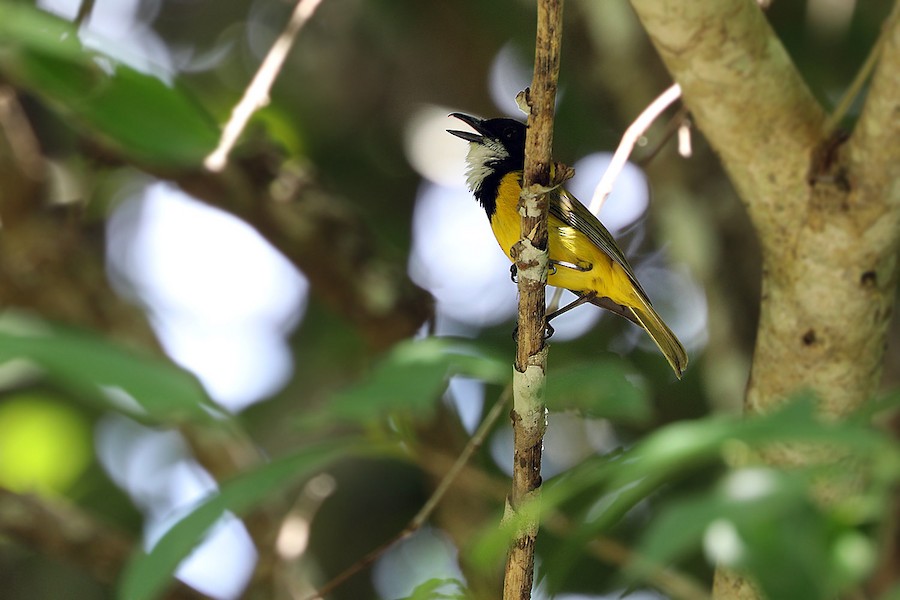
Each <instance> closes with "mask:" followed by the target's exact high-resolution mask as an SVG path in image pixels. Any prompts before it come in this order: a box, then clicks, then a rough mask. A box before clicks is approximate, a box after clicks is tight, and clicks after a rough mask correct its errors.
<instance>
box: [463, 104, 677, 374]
mask: <svg viewBox="0 0 900 600" xmlns="http://www.w3.org/2000/svg"><path fill="white" fill-rule="evenodd" d="M450 116H451V117H454V118H457V119H459V120H461V121H462V122H463V123H466V124H467V125H469V126H470V127H471V128H472V129H474V130H475V132H474V133H473V132H470V131H459V130H455V129H448V130H447V132H448V133H450V134H452V135H454V136H456V137H458V138H461V139H463V140H465V141H467V142H469V149H468V154H467V155H466V184H467V186H468V188H469V191H470V192H472V194H473V195H474V196H475V199H476V200H477V201H478V202H479V204H481V206H482V207H483V208H484V211H485V212H486V213H487V217H488V220H489V221H490V226H491V230H492V231H493V233H494V237H495V238H497V242H498V243H499V244H500V247H501V248H502V249H503V251H504V252H505V253H506V255H507V258H509V259H510V260H511V261H512V262H513V268H514V267H515V260H514V259H513V258H512V256H511V255H510V249H511V248H512V246H513V245H515V244H516V243H517V242H518V241H519V239H520V237H521V236H520V231H519V227H520V218H521V217H520V216H519V211H518V202H519V195H520V193H521V191H522V172H523V169H524V165H525V132H526V126H525V124H524V123H522V122H521V121H517V120H515V119H508V118H493V119H480V118H478V117H474V116H471V115H467V114H464V113H452V114H451V115H450ZM548 196H549V215H548V231H547V233H548V246H549V255H550V263H549V268H548V277H547V284H548V285H552V286H556V287H561V288H565V289H567V290H570V291H571V292H573V293H574V294H576V295H577V296H578V298H577V299H576V300H575V301H574V302H572V303H571V304H569V305H567V306H565V307H563V308H561V309H559V310H557V311H555V312H553V313H551V314H549V315H547V320H548V323H549V320H550V319H552V318H553V317H555V316H558V315H560V314H562V313H563V312H566V311H568V310H570V309H572V308H574V307H575V306H579V305H581V304H584V303H588V302H589V303H591V304H594V305H597V306H599V307H601V308H604V309H606V310H609V311H611V312H613V313H615V314H617V315H619V316H621V317H624V318H626V319H628V320H629V321H631V322H633V323H635V324H637V325H638V326H640V327H641V328H643V329H644V330H645V331H646V332H647V334H648V335H649V336H650V338H651V339H652V340H653V341H654V342H655V343H656V346H657V347H658V348H659V350H660V352H662V354H663V356H664V357H665V358H666V360H667V361H668V363H669V365H670V366H671V367H672V370H673V371H674V372H675V375H676V377H677V378H678V379H681V376H682V374H683V373H684V370H685V369H686V368H687V364H688V355H687V352H686V351H685V349H684V346H682V344H681V342H680V341H678V338H677V337H676V336H675V334H674V333H672V330H671V329H669V327H668V326H667V325H666V323H665V322H664V321H663V320H662V318H661V317H660V316H659V314H657V312H656V310H654V308H653V305H652V304H651V303H650V298H649V297H648V296H647V293H646V292H645V291H644V289H643V288H642V287H641V284H640V282H638V279H637V276H636V275H635V273H634V269H633V268H632V267H631V265H630V264H629V263H628V259H627V258H625V254H624V253H623V252H622V250H621V249H619V246H618V245H617V244H616V241H615V239H614V238H613V236H612V234H610V233H609V231H608V230H607V229H606V227H604V226H603V224H602V223H601V222H600V220H599V219H598V218H597V217H595V216H594V214H593V213H592V212H591V211H589V210H588V209H587V208H586V207H585V206H584V205H583V204H582V203H581V202H580V201H579V200H578V199H577V198H575V196H573V195H572V194H571V193H569V192H568V191H567V190H566V189H565V188H563V187H561V186H557V187H556V188H554V189H552V190H551V191H550V192H549V193H548ZM548 331H550V332H552V328H548Z"/></svg>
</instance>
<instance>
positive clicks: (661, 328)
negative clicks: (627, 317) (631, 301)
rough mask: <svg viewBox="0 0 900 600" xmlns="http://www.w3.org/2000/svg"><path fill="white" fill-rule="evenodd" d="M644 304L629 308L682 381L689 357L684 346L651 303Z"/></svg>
mask: <svg viewBox="0 0 900 600" xmlns="http://www.w3.org/2000/svg"><path fill="white" fill-rule="evenodd" d="M642 300H643V299H642ZM642 304H643V306H629V307H628V308H629V309H630V311H631V313H632V314H633V315H634V318H635V320H636V321H637V324H638V325H640V326H641V327H643V328H644V329H645V330H646V331H647V333H648V334H650V337H651V338H652V339H653V341H654V342H655V343H656V345H657V347H658V348H659V350H660V352H662V353H663V356H665V357H666V360H667V361H669V364H670V365H671V366H672V370H673V371H675V376H676V377H678V379H681V374H682V373H684V370H685V369H686V368H687V364H688V355H687V352H685V350H684V346H682V345H681V342H679V341H678V338H677V337H675V334H674V333H672V330H671V329H669V327H668V325H666V324H665V323H664V322H663V320H662V319H661V318H660V316H659V315H658V314H656V311H655V310H653V307H652V306H650V303H649V302H646V301H644V302H642Z"/></svg>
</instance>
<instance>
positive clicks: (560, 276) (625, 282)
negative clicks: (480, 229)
mask: <svg viewBox="0 0 900 600" xmlns="http://www.w3.org/2000/svg"><path fill="white" fill-rule="evenodd" d="M497 191H498V193H497V207H496V210H495V212H494V214H493V216H492V217H491V229H492V230H493V232H494V237H496V238H497V242H498V243H499V244H500V247H501V248H502V249H503V252H504V253H505V254H506V256H507V258H510V260H512V258H511V257H510V255H509V250H510V248H512V247H513V246H514V245H515V244H516V243H517V242H518V241H519V239H520V233H519V227H520V224H519V223H520V217H519V211H518V209H517V205H518V202H519V194H520V192H521V187H520V185H519V174H518V173H509V174H507V175H505V176H504V177H503V179H502V180H501V181H500V186H499V188H498V190H497ZM553 201H554V199H553V198H552V197H551V202H553ZM556 201H558V200H556ZM547 233H548V236H549V242H550V260H553V261H557V262H561V263H567V264H569V265H573V266H576V265H577V266H581V267H583V268H586V269H587V270H585V271H580V270H577V269H574V268H568V267H565V266H563V265H557V266H556V272H555V273H553V271H552V269H551V274H550V275H549V277H548V278H547V283H548V284H549V285H552V286H556V287H561V288H565V289H568V290H572V291H573V292H585V293H587V292H591V291H593V292H596V293H597V295H598V296H605V297H607V298H610V299H611V300H612V301H613V302H616V303H618V304H623V305H631V304H632V303H633V302H634V299H635V294H636V292H635V289H634V285H633V284H632V282H631V279H630V278H629V277H628V275H627V274H626V273H625V271H624V269H622V267H621V266H619V264H618V263H616V262H615V261H614V260H613V259H612V258H610V257H609V256H607V255H606V254H605V253H604V252H603V251H602V250H601V249H600V248H598V247H597V246H596V245H594V244H593V243H592V242H591V241H590V239H588V237H587V236H586V235H585V234H583V233H582V232H580V231H578V230H577V229H575V228H573V227H570V226H568V225H566V224H565V223H563V222H562V221H560V220H559V219H557V218H556V217H553V216H551V217H550V220H549V222H548V232H547Z"/></svg>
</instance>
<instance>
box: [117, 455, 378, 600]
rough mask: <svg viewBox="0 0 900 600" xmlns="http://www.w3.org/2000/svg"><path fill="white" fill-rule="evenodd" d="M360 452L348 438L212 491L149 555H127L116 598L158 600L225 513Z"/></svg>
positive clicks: (237, 511)
mask: <svg viewBox="0 0 900 600" xmlns="http://www.w3.org/2000/svg"><path fill="white" fill-rule="evenodd" d="M360 449H361V447H360V446H358V445H357V444H355V443H351V442H350V441H348V440H342V441H336V442H330V443H327V444H322V445H320V446H314V447H310V448H305V449H303V450H301V451H299V452H297V453H295V454H293V455H290V456H286V457H284V458H280V459H278V460H275V461H273V462H271V463H269V464H267V465H264V466H262V467H259V468H257V469H254V470H252V471H250V472H247V473H244V474H241V475H239V476H237V477H236V478H234V479H232V480H231V481H229V482H226V483H224V484H222V486H221V487H220V489H219V491H218V492H217V493H214V494H212V495H211V496H210V497H208V498H207V499H206V500H204V501H203V502H201V503H200V504H199V505H198V506H197V507H196V508H195V509H194V510H192V511H191V512H190V513H188V515H187V516H185V517H184V518H182V519H181V520H180V521H178V522H177V523H176V524H175V525H173V526H172V528H171V529H169V530H168V531H167V532H166V533H165V534H164V535H163V536H162V538H160V540H159V541H158V542H157V543H156V545H155V546H153V549H152V550H150V552H149V553H144V552H143V551H137V552H136V553H135V554H134V555H133V556H132V559H131V561H130V563H129V564H128V566H127V567H126V569H125V572H124V574H123V576H122V579H121V581H120V583H119V588H118V593H117V597H118V598H121V599H122V600H151V599H152V598H157V597H160V596H161V595H162V592H163V591H164V590H165V588H166V586H167V585H168V584H169V583H170V582H171V581H172V576H173V573H174V572H175V570H176V569H177V568H178V565H179V564H180V563H181V561H182V560H183V559H184V558H185V557H187V556H188V555H189V554H190V553H191V551H192V550H193V549H194V548H195V547H196V546H197V544H199V543H200V542H201V541H202V540H203V538H204V536H205V535H206V533H207V532H208V531H209V530H210V528H211V527H212V526H213V525H215V523H216V522H217V521H218V520H219V519H220V518H221V517H222V516H223V515H225V513H226V512H231V513H234V514H236V515H237V516H239V517H240V516H242V515H245V514H246V513H247V512H248V511H250V510H251V509H252V508H253V507H255V506H257V505H258V504H260V503H261V502H263V501H264V500H266V499H268V498H270V497H271V496H272V495H273V494H275V493H277V492H278V491H280V490H282V489H284V488H286V487H288V486H289V485H292V484H294V483H296V482H297V481H298V480H299V479H301V478H304V477H309V476H310V475H312V474H313V473H315V472H316V471H318V470H320V469H322V468H323V467H325V466H326V465H328V464H329V463H331V462H334V461H335V460H337V459H338V458H341V457H346V456H348V455H350V454H353V453H358V452H360Z"/></svg>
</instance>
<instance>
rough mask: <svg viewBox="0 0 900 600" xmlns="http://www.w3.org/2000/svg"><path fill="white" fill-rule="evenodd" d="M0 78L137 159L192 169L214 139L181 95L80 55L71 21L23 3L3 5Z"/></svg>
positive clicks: (203, 117)
mask: <svg viewBox="0 0 900 600" xmlns="http://www.w3.org/2000/svg"><path fill="white" fill-rule="evenodd" d="M0 72H2V73H3V74H4V75H5V76H7V77H9V78H10V79H11V80H12V81H14V82H15V83H17V84H18V85H21V86H22V87H25V88H27V89H28V90H30V91H31V92H33V93H35V94H37V95H38V96H40V97H41V98H42V99H44V100H45V101H47V102H48V103H49V104H50V105H52V106H54V107H55V108H56V109H57V110H59V111H60V112H62V113H64V115H74V116H75V117H77V120H78V122H79V124H80V125H82V126H83V127H86V128H87V129H88V133H89V135H91V136H93V137H99V138H100V139H102V140H104V141H105V142H106V143H109V144H111V145H112V146H114V147H116V148H117V149H118V150H119V151H122V152H124V153H126V154H127V155H129V156H131V157H133V158H136V159H139V160H142V161H147V162H150V163H153V164H157V165H165V166H180V165H184V166H192V165H196V164H199V163H200V162H201V161H202V159H203V157H204V156H205V155H206V154H208V153H209V152H210V151H211V150H212V149H213V148H214V147H215V145H216V142H217V140H218V136H219V130H218V127H217V126H216V123H215V121H214V120H213V119H212V117H211V116H210V115H209V113H207V112H206V111H205V110H204V109H203V108H202V107H201V106H200V105H199V104H198V103H196V102H195V101H194V100H193V99H192V98H191V97H190V96H189V95H188V94H187V92H186V91H185V90H184V89H182V88H180V87H178V86H176V85H169V84H167V83H165V82H163V81H162V80H161V79H159V78H157V77H153V76H151V75H147V74H144V73H141V72H138V71H136V70H134V69H132V68H131V67H128V66H126V65H123V64H121V63H120V62H118V61H116V60H115V59H114V58H112V57H108V56H104V55H102V54H100V53H98V52H94V51H90V50H87V49H85V48H84V47H83V46H82V45H81V43H80V41H79V32H78V29H77V28H76V27H75V26H73V25H72V24H71V23H69V22H67V21H64V20H61V19H59V18H57V17H55V16H53V15H50V14H48V13H45V12H43V11H41V10H38V9H36V8H34V7H31V6H28V5H25V4H22V3H16V4H12V5H10V4H9V3H4V5H3V18H2V19H0Z"/></svg>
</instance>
